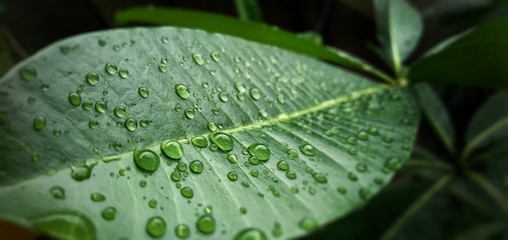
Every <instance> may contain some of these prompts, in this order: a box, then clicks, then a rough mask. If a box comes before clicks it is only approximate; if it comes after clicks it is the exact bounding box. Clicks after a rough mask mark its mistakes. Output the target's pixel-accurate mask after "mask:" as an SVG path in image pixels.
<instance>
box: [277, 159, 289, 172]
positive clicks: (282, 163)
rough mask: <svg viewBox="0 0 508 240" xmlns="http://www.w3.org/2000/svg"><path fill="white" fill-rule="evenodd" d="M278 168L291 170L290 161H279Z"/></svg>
mask: <svg viewBox="0 0 508 240" xmlns="http://www.w3.org/2000/svg"><path fill="white" fill-rule="evenodd" d="M277 168H278V169H279V170H281V171H287V170H289V164H288V162H286V161H284V160H281V161H279V162H277Z"/></svg>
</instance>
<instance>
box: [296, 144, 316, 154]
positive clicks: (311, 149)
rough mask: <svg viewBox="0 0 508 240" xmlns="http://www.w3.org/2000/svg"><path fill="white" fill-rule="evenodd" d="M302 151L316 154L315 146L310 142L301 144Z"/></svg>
mask: <svg viewBox="0 0 508 240" xmlns="http://www.w3.org/2000/svg"><path fill="white" fill-rule="evenodd" d="M300 151H301V152H302V153H303V154H304V155H307V156H315V155H316V149H315V148H314V146H312V145H310V144H303V145H301V146H300Z"/></svg>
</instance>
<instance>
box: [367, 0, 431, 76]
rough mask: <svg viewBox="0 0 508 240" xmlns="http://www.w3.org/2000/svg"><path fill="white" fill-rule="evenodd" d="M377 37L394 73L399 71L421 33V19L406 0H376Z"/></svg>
mask: <svg viewBox="0 0 508 240" xmlns="http://www.w3.org/2000/svg"><path fill="white" fill-rule="evenodd" d="M374 7H375V9H376V24H377V32H378V34H377V38H378V40H379V42H380V43H381V48H382V52H383V55H384V58H385V60H386V62H387V63H388V64H389V65H391V66H392V67H393V69H394V71H395V73H396V74H400V73H401V69H402V62H403V61H404V60H405V59H406V58H407V57H408V56H409V54H411V52H412V51H413V49H414V48H415V47H416V44H417V43H418V40H419V39H420V36H421V34H422V29H423V25H422V19H421V16H420V14H419V13H418V11H416V9H414V8H413V7H412V6H411V5H409V4H408V3H407V2H406V0H377V1H374Z"/></svg>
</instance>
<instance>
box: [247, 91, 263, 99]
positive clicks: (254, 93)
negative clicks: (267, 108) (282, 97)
mask: <svg viewBox="0 0 508 240" xmlns="http://www.w3.org/2000/svg"><path fill="white" fill-rule="evenodd" d="M249 93H250V97H251V98H252V99H254V100H259V99H260V98H261V92H260V91H259V89H257V88H252V89H251V90H250V92H249Z"/></svg>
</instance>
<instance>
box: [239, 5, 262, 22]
mask: <svg viewBox="0 0 508 240" xmlns="http://www.w3.org/2000/svg"><path fill="white" fill-rule="evenodd" d="M235 6H236V12H237V13H238V17H239V18H240V19H242V20H247V21H252V22H260V23H261V22H263V15H262V14H261V9H260V7H259V4H258V1H257V0H235Z"/></svg>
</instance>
